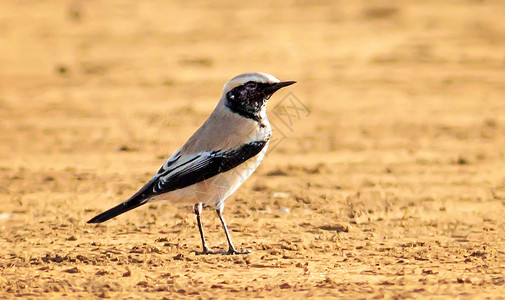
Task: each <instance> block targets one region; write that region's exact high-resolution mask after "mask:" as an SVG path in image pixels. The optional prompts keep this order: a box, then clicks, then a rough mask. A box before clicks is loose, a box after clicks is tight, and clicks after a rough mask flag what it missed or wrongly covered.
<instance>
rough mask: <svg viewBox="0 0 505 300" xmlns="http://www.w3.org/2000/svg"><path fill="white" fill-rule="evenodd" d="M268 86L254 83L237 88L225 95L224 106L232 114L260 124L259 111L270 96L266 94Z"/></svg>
mask: <svg viewBox="0 0 505 300" xmlns="http://www.w3.org/2000/svg"><path fill="white" fill-rule="evenodd" d="M270 86H271V84H268V83H255V82H248V83H246V84H244V85H240V86H237V87H235V88H233V89H232V90H230V91H229V92H228V93H226V102H225V105H226V107H227V108H228V109H230V110H231V111H232V112H234V113H236V114H239V115H241V116H242V117H244V118H248V119H252V120H255V121H256V122H260V123H261V110H262V109H263V107H264V106H265V104H266V102H267V101H268V99H269V98H270V96H271V94H269V93H266V90H267V88H268V87H270Z"/></svg>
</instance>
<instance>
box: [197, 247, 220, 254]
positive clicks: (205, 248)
mask: <svg viewBox="0 0 505 300" xmlns="http://www.w3.org/2000/svg"><path fill="white" fill-rule="evenodd" d="M209 254H218V252H215V251H213V250H212V249H210V248H208V247H204V248H203V251H195V255H209Z"/></svg>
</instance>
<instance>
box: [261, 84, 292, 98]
mask: <svg viewBox="0 0 505 300" xmlns="http://www.w3.org/2000/svg"><path fill="white" fill-rule="evenodd" d="M294 83H296V81H282V82H277V83H274V84H272V85H270V86H268V87H266V88H265V95H272V94H273V93H275V92H277V91H278V90H280V89H282V88H283V87H286V86H288V85H292V84H294Z"/></svg>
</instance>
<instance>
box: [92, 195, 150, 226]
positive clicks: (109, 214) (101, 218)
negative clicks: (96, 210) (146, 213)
mask: <svg viewBox="0 0 505 300" xmlns="http://www.w3.org/2000/svg"><path fill="white" fill-rule="evenodd" d="M148 200H149V199H145V198H144V199H142V198H141V197H140V195H139V194H136V195H134V196H133V197H132V198H130V199H129V200H128V201H125V202H123V203H121V204H119V205H117V206H115V207H113V208H111V209H109V210H108V211H105V212H103V213H101V214H99V215H98V216H96V217H94V218H93V219H91V220H89V221H88V223H102V222H105V221H107V220H109V219H112V218H114V217H116V216H119V215H120V214H122V213H125V212H127V211H129V210H132V209H134V208H137V207H139V206H141V205H144V204H146V203H147V201H148Z"/></svg>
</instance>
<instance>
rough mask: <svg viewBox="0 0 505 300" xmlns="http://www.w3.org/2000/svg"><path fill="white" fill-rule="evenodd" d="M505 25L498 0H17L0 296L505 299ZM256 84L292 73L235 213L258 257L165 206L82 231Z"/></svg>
mask: <svg viewBox="0 0 505 300" xmlns="http://www.w3.org/2000/svg"><path fill="white" fill-rule="evenodd" d="M504 17H505V2H503V1H498V0H496V1H493V0H466V1H434V0H433V1H282V2H281V1H276V2H270V1H253V2H236V1H215V2H212V3H210V2H209V3H207V2H203V1H3V2H2V3H0V180H1V181H0V182H1V186H0V191H1V193H0V203H2V207H1V208H0V228H2V230H1V231H0V237H1V239H2V240H3V241H4V242H5V243H6V244H5V245H6V246H3V247H0V248H2V249H1V250H0V262H1V264H0V270H1V274H3V275H1V276H0V297H1V296H14V295H17V296H23V295H34V296H41V295H42V296H43V295H46V296H48V295H49V296H50V297H57V296H62V295H65V294H72V295H81V296H89V295H90V293H91V294H93V295H95V296H103V297H109V296H112V297H123V296H125V295H130V296H132V297H141V298H142V297H144V296H145V295H144V294H142V293H143V292H145V291H150V292H151V293H152V294H150V297H157V298H159V297H161V296H163V295H172V296H174V295H187V294H191V293H193V295H200V296H203V297H205V296H210V295H214V296H218V297H219V296H220V297H228V296H230V295H235V296H249V297H252V296H284V297H285V296H286V295H288V294H289V295H298V296H300V297H302V296H303V297H306V296H345V297H355V296H364V295H368V294H370V293H371V294H372V295H375V296H382V297H387V296H397V297H398V296H400V297H405V296H413V295H418V294H419V295H421V296H431V295H446V296H447V295H449V296H457V295H459V296H465V295H466V296H468V295H470V296H472V295H481V293H482V292H483V291H484V289H485V291H486V293H489V295H493V294H492V293H496V295H498V294H499V293H500V292H499V289H500V288H502V286H503V284H504V282H505V279H504V277H503V271H504V270H503V268H504V267H503V266H504V265H505V258H504V252H503V247H504V246H505V245H504V242H503V238H502V237H503V235H504V233H505V223H504V221H503V215H504V213H505V209H504V205H505V174H504V170H505V152H504V149H505V131H504V129H505V125H504V124H505V101H504V100H503V98H504V95H505V72H504V68H505V22H503V19H504ZM251 71H261V72H266V73H270V74H272V75H274V76H276V77H277V78H279V79H280V80H296V81H298V83H297V84H296V85H293V86H291V87H290V88H289V89H286V90H282V92H279V93H278V94H276V95H275V96H274V97H273V98H272V99H271V100H270V102H269V113H270V118H271V120H272V123H273V125H274V127H275V131H274V138H275V139H276V140H277V141H278V143H276V147H275V149H272V150H271V151H270V152H269V154H268V156H267V158H266V159H265V160H264V162H263V163H262V165H261V166H260V168H259V169H258V170H257V172H256V173H255V174H254V175H253V176H252V177H251V178H250V179H249V180H248V181H247V182H246V183H245V184H244V185H243V186H242V187H241V188H240V189H239V190H238V191H237V192H236V194H235V195H234V196H232V197H230V199H229V200H228V201H227V207H226V209H225V213H224V214H225V216H227V219H228V222H229V223H230V224H229V225H230V227H231V228H232V230H233V232H232V235H233V236H234V240H235V241H236V243H237V245H238V246H239V248H247V249H251V250H252V251H253V253H254V254H253V255H251V256H248V257H246V258H234V257H232V258H224V257H195V256H194V254H190V253H191V250H198V247H200V245H199V240H198V231H197V228H196V225H195V222H194V220H193V218H192V212H191V210H190V209H189V208H186V207H173V206H171V205H170V204H167V203H159V204H156V205H153V206H150V207H148V208H147V207H146V208H144V209H138V210H136V211H133V212H130V213H128V214H125V215H124V216H121V217H120V218H117V219H115V220H113V221H111V222H109V223H106V224H104V225H100V226H98V227H93V226H89V225H85V221H86V220H88V219H89V218H91V217H93V216H94V215H95V214H96V213H97V212H100V211H102V210H103V209H106V208H109V207H111V206H112V205H115V204H116V203H119V202H121V201H123V200H124V199H126V198H127V197H128V196H130V195H131V194H132V193H134V192H135V191H136V190H137V189H138V188H139V187H140V186H141V185H142V184H143V183H144V182H146V181H147V180H148V179H149V178H150V177H151V176H152V174H153V173H154V172H155V171H156V170H157V168H158V167H159V166H160V165H161V164H162V163H163V161H164V159H165V158H166V157H168V156H169V155H170V154H171V153H173V152H174V151H175V150H177V149H178V148H179V147H180V146H181V145H182V144H183V143H184V142H185V141H186V139H187V138H188V137H189V136H190V135H191V134H192V133H193V132H194V131H195V130H196V129H197V128H198V127H199V126H200V125H201V124H202V123H203V121H204V120H205V119H206V118H207V116H208V115H209V114H210V112H211V111H212V109H213V108H214V106H215V105H216V103H217V101H218V99H219V97H220V94H221V89H222V86H223V84H224V83H225V82H227V81H228V80H229V79H231V78H232V77H234V76H235V75H237V74H240V73H244V72H251ZM204 224H206V226H207V227H208V231H209V235H210V236H211V238H210V240H211V244H212V245H215V247H216V248H217V247H221V248H223V247H225V241H224V237H223V234H222V232H221V229H220V228H219V222H218V221H217V220H215V216H214V215H213V214H212V212H211V211H209V212H208V213H206V215H205V217H204ZM146 253H149V255H146ZM79 257H80V258H79ZM146 257H147V258H146ZM172 257H174V259H172ZM176 258H177V259H176ZM117 261H119V262H121V263H115V262H117ZM484 266H485V267H484ZM74 268H75V269H74ZM128 272H129V273H128ZM212 272H215V273H216V274H214V275H216V276H214V277H212V276H210V277H211V278H212V279H209V278H208V275H212V274H213V273H212ZM97 274H99V275H97ZM124 274H130V275H127V276H125V277H122V276H123V275H124ZM167 274H168V275H167ZM217 274H224V275H225V276H226V278H228V279H224V278H219V277H218V276H217ZM247 274H248V275H247ZM37 276H38V277H37ZM276 276H277V277H276ZM279 276H280V277H279ZM118 278H121V281H119V280H118ZM229 278H234V279H233V280H230V279H229ZM212 286H215V287H214V288H213V289H215V293H212V294H206V293H208V291H209V289H210V288H211V287H212ZM181 290H182V292H181ZM136 293H139V294H136ZM500 295H501V294H500Z"/></svg>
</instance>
